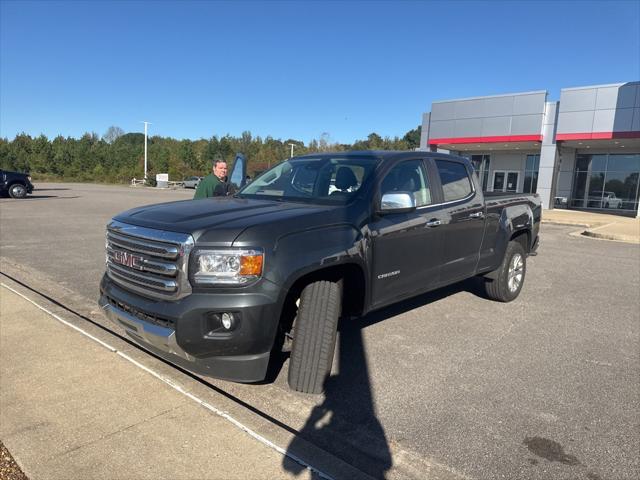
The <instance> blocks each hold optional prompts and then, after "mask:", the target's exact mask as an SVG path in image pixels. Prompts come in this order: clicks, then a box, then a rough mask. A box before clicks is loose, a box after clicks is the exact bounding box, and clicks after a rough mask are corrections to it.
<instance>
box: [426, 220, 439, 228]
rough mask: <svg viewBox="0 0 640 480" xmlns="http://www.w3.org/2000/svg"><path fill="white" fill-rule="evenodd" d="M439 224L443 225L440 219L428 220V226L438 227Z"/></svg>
mask: <svg viewBox="0 0 640 480" xmlns="http://www.w3.org/2000/svg"><path fill="white" fill-rule="evenodd" d="M438 225H442V222H441V221H440V220H430V221H428V222H427V227H437V226H438Z"/></svg>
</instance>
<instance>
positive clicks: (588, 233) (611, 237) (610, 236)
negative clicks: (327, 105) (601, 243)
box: [581, 230, 640, 245]
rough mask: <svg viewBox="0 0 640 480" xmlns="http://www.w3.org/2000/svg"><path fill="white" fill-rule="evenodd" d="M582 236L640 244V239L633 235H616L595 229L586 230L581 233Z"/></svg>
mask: <svg viewBox="0 0 640 480" xmlns="http://www.w3.org/2000/svg"><path fill="white" fill-rule="evenodd" d="M581 235H582V236H585V237H591V238H597V239H600V240H612V241H614V242H624V243H632V244H635V245H640V239H638V238H635V237H632V236H630V235H614V234H611V233H600V232H594V231H593V230H585V231H584V232H582V233H581Z"/></svg>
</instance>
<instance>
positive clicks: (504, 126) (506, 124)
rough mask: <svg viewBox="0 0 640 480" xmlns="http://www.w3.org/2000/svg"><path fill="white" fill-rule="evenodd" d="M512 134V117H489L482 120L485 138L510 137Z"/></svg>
mask: <svg viewBox="0 0 640 480" xmlns="http://www.w3.org/2000/svg"><path fill="white" fill-rule="evenodd" d="M510 132H511V117H489V118H483V119H482V133H481V135H482V136H483V137H491V136H497V135H509V133H510Z"/></svg>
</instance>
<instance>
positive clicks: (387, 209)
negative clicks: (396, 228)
mask: <svg viewBox="0 0 640 480" xmlns="http://www.w3.org/2000/svg"><path fill="white" fill-rule="evenodd" d="M415 208H416V200H415V198H413V195H412V194H411V193H409V192H393V193H385V194H384V195H382V201H381V202H380V210H379V211H378V213H381V214H385V213H404V212H410V211H412V210H415Z"/></svg>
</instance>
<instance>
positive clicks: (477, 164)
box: [471, 155, 491, 192]
mask: <svg viewBox="0 0 640 480" xmlns="http://www.w3.org/2000/svg"><path fill="white" fill-rule="evenodd" d="M471 163H472V164H473V168H474V169H475V170H476V173H477V174H478V180H479V181H480V185H481V186H482V191H483V192H486V191H487V182H488V180H489V165H490V164H491V157H490V156H489V155H471Z"/></svg>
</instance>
